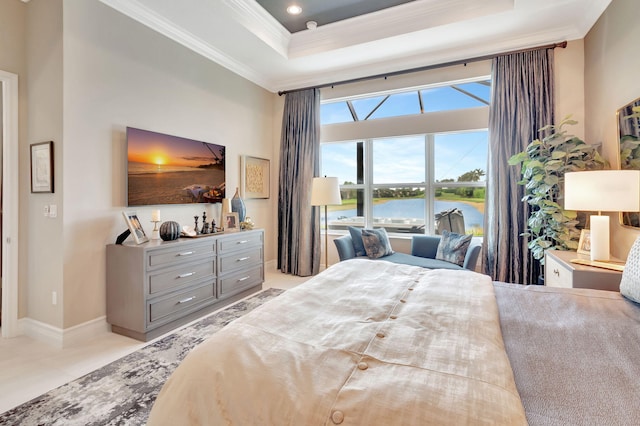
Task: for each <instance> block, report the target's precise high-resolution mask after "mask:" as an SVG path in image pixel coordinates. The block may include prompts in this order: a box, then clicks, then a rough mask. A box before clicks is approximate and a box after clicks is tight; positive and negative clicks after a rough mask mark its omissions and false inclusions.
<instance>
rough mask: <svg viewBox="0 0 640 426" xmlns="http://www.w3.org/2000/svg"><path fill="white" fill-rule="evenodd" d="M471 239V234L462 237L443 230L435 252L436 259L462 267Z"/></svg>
mask: <svg viewBox="0 0 640 426" xmlns="http://www.w3.org/2000/svg"><path fill="white" fill-rule="evenodd" d="M472 237H473V235H471V234H469V235H462V234H456V233H455V232H449V231H447V230H446V229H445V230H443V231H442V237H441V238H440V243H439V244H438V251H437V252H436V259H438V260H444V261H445V262H449V263H455V264H456V265H458V266H462V265H464V257H465V256H466V255H467V250H468V249H469V245H470V244H471V238H472Z"/></svg>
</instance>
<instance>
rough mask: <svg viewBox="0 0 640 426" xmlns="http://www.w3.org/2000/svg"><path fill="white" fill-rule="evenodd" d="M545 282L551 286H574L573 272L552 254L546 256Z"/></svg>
mask: <svg viewBox="0 0 640 426" xmlns="http://www.w3.org/2000/svg"><path fill="white" fill-rule="evenodd" d="M544 262H545V264H544V283H545V285H547V286H549V287H564V288H571V287H573V273H572V271H571V270H569V269H567V268H566V267H565V266H564V265H562V264H561V263H560V262H558V261H557V260H556V259H555V258H554V257H552V256H546V258H545V261H544Z"/></svg>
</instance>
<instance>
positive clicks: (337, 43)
mask: <svg viewBox="0 0 640 426" xmlns="http://www.w3.org/2000/svg"><path fill="white" fill-rule="evenodd" d="M513 8H514V0H485V1H482V2H478V1H477V0H432V1H429V2H422V1H420V2H417V1H416V2H410V3H405V4H401V5H398V6H395V7H392V8H389V9H383V10H380V11H378V12H373V13H369V14H367V15H363V16H357V17H355V18H351V19H346V20H343V21H338V22H335V23H332V24H328V25H323V26H319V27H318V28H316V29H315V30H306V31H300V32H298V33H295V34H293V35H292V36H291V43H290V44H289V57H290V58H299V57H303V56H308V55H313V54H318V53H323V52H327V51H331V50H335V49H340V48H344V47H349V46H354V45H358V44H363V43H368V42H372V41H376V40H381V39H385V38H390V37H395V36H400V35H405V34H407V33H413V32H417V31H422V30H428V29H432V28H436V27H440V26H443V25H447V24H453V23H456V22H461V21H466V20H470V19H477V18H479V17H483V16H487V15H492V14H497V13H501V12H506V11H510V10H512V9H513Z"/></svg>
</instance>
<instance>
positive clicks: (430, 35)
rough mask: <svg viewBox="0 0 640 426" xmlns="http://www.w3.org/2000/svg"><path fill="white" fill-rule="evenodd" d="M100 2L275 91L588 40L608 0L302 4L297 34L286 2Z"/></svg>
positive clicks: (312, 0)
mask: <svg viewBox="0 0 640 426" xmlns="http://www.w3.org/2000/svg"><path fill="white" fill-rule="evenodd" d="M100 1H102V2H103V3H104V4H106V5H108V6H111V7H112V8H114V9H116V10H118V11H120V12H121V13H123V14H125V15H127V16H129V17H131V18H133V19H135V20H137V21H139V22H141V23H143V24H144V25H147V26H149V27H150V28H152V29H154V30H156V31H158V32H160V33H162V34H164V35H165V36H167V37H169V38H171V39H173V40H175V41H177V42H178V43H181V44H183V45H184V46H186V47H188V48H190V49H192V50H194V51H195V52H197V53H199V54H201V55H203V56H205V57H207V58H209V59H210V60H212V61H215V62H216V63H218V64H220V65H222V66H224V67H226V68H228V69H229V70H231V71H233V72H235V73H237V74H239V75H241V76H243V77H244V78H246V79H248V80H250V81H252V82H254V83H256V84H258V85H260V86H262V87H264V88H265V89H267V90H270V91H273V92H276V91H279V90H290V89H296V88H300V87H308V86H315V85H322V84H327V83H331V82H333V81H341V80H348V79H354V78H360V77H365V76H368V75H377V74H384V73H387V72H394V71H400V70H403V69H410V68H417V67H422V66H428V65H435V64H440V63H446V62H452V61H458V60H463V59H466V58H472V57H478V56H483V55H488V54H495V53H500V52H506V51H509V50H514V49H522V48H528V47H534V46H538V45H543V44H548V43H554V42H559V41H563V40H575V39H581V38H583V37H584V36H585V35H586V33H587V32H588V31H589V29H590V28H591V27H592V26H593V24H594V23H595V22H596V20H597V19H598V17H600V15H601V14H602V12H604V10H605V9H606V7H607V6H608V5H609V3H610V2H611V0H588V1H585V0H483V1H481V2H480V1H477V0H414V1H404V2H403V1H393V0H344V1H339V0H298V1H297V3H298V4H299V5H300V6H302V8H303V14H302V15H298V21H296V25H298V26H299V25H301V24H302V23H305V27H306V21H307V20H309V19H312V17H313V18H314V19H312V20H316V21H317V22H318V27H317V28H316V29H303V30H298V31H296V28H298V27H295V26H293V24H291V23H288V22H285V21H284V20H285V18H283V17H282V16H283V15H282V12H279V13H276V12H275V10H276V9H272V8H277V7H282V6H280V5H283V6H285V5H286V4H288V3H287V2H286V1H285V0H282V1H280V0H260V1H259V2H258V1H256V0H181V1H179V2H176V1H175V0H100ZM260 3H262V4H264V5H265V7H266V8H267V9H270V10H274V12H273V15H272V14H270V13H269V12H268V11H267V10H266V9H265V8H264V7H262V6H261V4H260ZM267 3H269V4H267ZM365 3H366V4H365ZM398 3H401V4H398ZM371 6H373V9H374V10H373V11H371V10H370V9H362V8H363V7H365V8H366V7H371ZM285 7H286V6H285ZM304 10H306V12H304ZM305 13H307V15H305ZM274 16H275V17H274ZM278 19H280V20H282V21H283V23H281V22H279V20H278ZM283 24H284V25H283ZM285 25H286V26H287V27H289V28H291V30H289V29H287V28H286V27H285Z"/></svg>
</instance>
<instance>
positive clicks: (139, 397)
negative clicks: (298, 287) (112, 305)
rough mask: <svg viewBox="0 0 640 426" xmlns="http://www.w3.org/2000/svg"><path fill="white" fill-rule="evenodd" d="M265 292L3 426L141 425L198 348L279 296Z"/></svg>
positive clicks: (5, 419) (8, 415) (7, 416)
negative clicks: (175, 373) (168, 382)
mask: <svg viewBox="0 0 640 426" xmlns="http://www.w3.org/2000/svg"><path fill="white" fill-rule="evenodd" d="M282 292H284V290H279V289H273V288H272V289H267V290H264V291H262V292H260V293H258V294H256V295H254V296H251V297H249V298H247V299H245V300H242V301H240V302H238V303H236V304H234V305H231V306H229V307H227V308H225V309H224V310H222V311H219V312H217V313H215V314H213V315H210V316H208V317H206V318H204V319H202V320H200V321H198V322H196V323H194V324H192V325H190V326H187V327H185V328H183V329H180V330H178V331H176V332H174V333H172V334H170V335H168V336H166V337H164V338H162V339H161V340H158V341H156V342H155V343H152V344H149V345H148V346H145V347H144V348H142V349H139V350H137V351H136V352H134V353H132V354H129V355H127V356H125V357H123V358H120V359H119V360H117V361H114V362H112V363H111V364H108V365H106V366H104V367H102V368H100V369H98V370H95V371H93V372H92V373H89V374H87V375H85V376H83V377H81V378H79V379H77V380H74V381H73V382H69V383H67V384H65V385H63V386H61V387H59V388H57V389H54V390H52V391H50V392H47V393H46V394H44V395H41V396H39V397H37V398H34V399H32V400H31V401H29V402H26V403H24V404H22V405H19V406H18V407H16V408H13V409H11V410H9V411H6V412H5V413H3V414H0V425H5V424H6V425H65V426H67V425H143V424H145V423H146V421H147V418H148V416H149V412H150V411H151V407H152V405H153V402H154V401H155V399H156V396H157V395H158V393H159V392H160V388H161V387H162V385H163V384H164V382H165V381H166V380H167V379H168V378H169V375H171V373H172V372H173V371H174V370H175V369H176V367H177V366H178V364H180V361H182V359H184V357H185V356H186V355H187V353H189V351H190V350H191V349H193V348H194V347H195V346H196V345H198V344H199V343H201V342H202V341H204V340H205V339H206V338H207V337H209V336H211V335H212V334H213V333H215V332H217V331H219V330H220V329H222V328H223V327H224V326H225V325H227V324H229V323H230V322H231V321H233V320H234V319H236V318H240V317H241V316H242V315H244V314H246V313H247V312H249V311H251V310H253V309H255V308H256V307H258V306H260V305H262V304H263V303H265V302H266V301H268V300H271V299H273V298H275V297H276V296H278V295H280V294H281V293H282Z"/></svg>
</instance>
